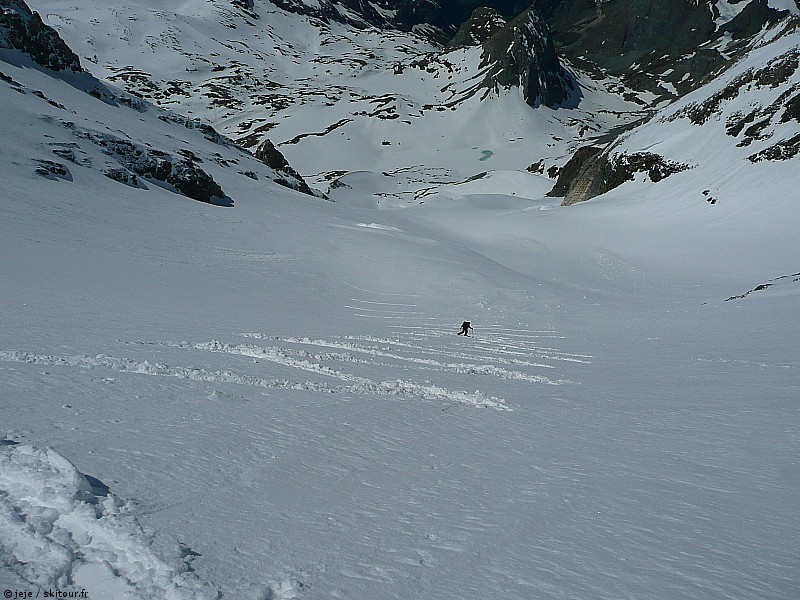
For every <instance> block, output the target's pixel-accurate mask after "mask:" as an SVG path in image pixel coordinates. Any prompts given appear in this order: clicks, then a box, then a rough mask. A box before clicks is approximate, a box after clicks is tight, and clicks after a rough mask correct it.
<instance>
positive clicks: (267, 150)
mask: <svg viewBox="0 0 800 600" xmlns="http://www.w3.org/2000/svg"><path fill="white" fill-rule="evenodd" d="M255 156H256V158H257V159H258V160H260V161H261V162H262V163H264V164H265V165H267V166H268V167H270V168H271V169H275V171H276V172H277V173H278V175H279V177H278V178H277V179H275V182H276V183H279V184H281V185H282V186H284V187H288V188H291V189H293V190H297V191H298V192H303V193H304V194H308V195H310V196H316V195H317V194H315V193H314V191H313V190H312V189H311V188H310V187H309V185H308V184H307V183H306V182H305V180H304V179H303V178H302V176H301V175H300V173H298V172H297V171H295V170H294V169H293V168H292V166H291V165H290V164H289V161H288V160H286V157H285V156H284V155H283V154H282V153H281V151H280V150H278V149H277V148H276V147H275V145H274V144H273V143H272V142H271V141H270V140H264V141H263V142H262V143H261V145H260V146H259V147H258V148H256V152H255Z"/></svg>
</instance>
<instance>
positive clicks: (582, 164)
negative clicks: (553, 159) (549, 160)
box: [548, 147, 690, 206]
mask: <svg viewBox="0 0 800 600" xmlns="http://www.w3.org/2000/svg"><path fill="white" fill-rule="evenodd" d="M578 154H580V156H578ZM570 163H572V164H571V165H570ZM689 168H690V167H689V165H684V164H681V163H676V162H672V161H669V160H666V159H665V158H664V157H663V156H659V155H658V154H653V153H651V152H636V153H632V154H626V153H623V154H618V155H612V154H611V153H610V151H605V152H601V151H600V150H599V149H598V148H595V147H584V148H581V149H580V150H578V152H577V153H576V156H573V158H572V159H571V160H570V162H569V163H567V165H565V167H564V169H563V170H562V173H561V175H560V176H559V178H558V182H557V183H556V186H555V187H554V188H553V189H552V190H551V191H550V193H548V196H564V201H563V202H562V203H561V205H562V206H570V205H572V204H576V203H578V202H583V201H584V200H589V199H590V198H594V197H595V196H599V195H600V194H605V193H606V192H608V191H610V190H613V189H614V188H616V187H618V186H620V185H622V184H623V183H625V182H626V181H632V180H633V178H634V176H635V175H636V173H647V175H648V177H649V178H650V180H651V181H652V182H654V183H657V182H659V181H661V180H662V179H666V178H667V177H669V176H670V175H673V174H675V173H679V172H680V171H685V170H686V169H689ZM570 173H571V174H572V176H570Z"/></svg>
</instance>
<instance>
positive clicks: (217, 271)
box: [0, 46, 800, 600]
mask: <svg viewBox="0 0 800 600" xmlns="http://www.w3.org/2000/svg"><path fill="white" fill-rule="evenodd" d="M765 48H766V46H765ZM0 58H2V61H0V71H2V73H3V74H4V75H5V76H6V77H7V78H9V79H11V80H12V82H8V81H6V80H5V79H3V81H2V82H0V105H2V106H3V110H4V114H5V119H4V122H3V124H2V131H3V135H2V136H0V173H2V182H3V184H2V188H1V189H0V242H2V248H3V263H2V264H3V268H2V277H0V297H2V299H3V310H2V311H0V434H2V435H0V437H2V438H3V441H2V442H0V587H3V588H4V589H14V590H28V591H30V592H31V593H33V594H35V593H36V592H37V591H40V590H46V589H54V588H58V589H61V590H65V591H66V590H72V591H80V590H81V589H85V590H87V591H90V592H91V595H90V597H103V598H136V597H138V598H144V599H155V598H165V597H170V595H171V596H172V597H175V598H204V597H208V598H215V597H216V598H218V597H222V598H232V599H251V598H252V599H259V600H261V599H265V598H268V599H278V598H282V599H288V598H302V599H322V598H326V599H327V598H376V599H380V598H419V599H430V598H469V597H502V598H532V597H535V598H543V599H548V598H598V599H616V598H620V597H631V598H653V599H661V598H676V599H683V598H687V599H688V598H725V599H734V598H742V597H747V598H758V599H764V600H767V599H769V600H774V599H787V600H789V599H792V598H794V597H796V595H797V590H798V589H799V586H800V579H798V573H800V560H798V555H797V552H796V547H797V544H796V541H797V539H798V537H799V536H800V516H799V515H800V510H798V509H799V508H800V506H798V502H799V501H798V498H800V494H799V493H798V492H800V463H798V458H797V457H798V456H800V452H799V451H800V443H799V442H798V440H800V410H798V398H800V364H798V355H797V351H796V349H797V332H796V328H795V327H793V324H794V323H796V322H797V321H798V318H800V302H798V296H799V295H800V287H798V286H800V282H799V281H798V275H797V273H798V262H800V260H799V259H800V257H799V256H798V247H797V243H796V232H797V228H798V225H799V224H800V208H799V205H798V203H797V201H796V199H797V194H796V189H797V185H796V175H795V174H794V173H793V172H792V170H791V169H790V167H791V165H792V164H793V163H795V162H796V160H797V159H789V160H787V161H785V162H775V161H766V162H764V163H763V164H762V163H750V162H749V161H747V160H746V155H745V151H744V150H741V153H742V154H741V155H740V154H726V156H727V157H728V159H731V160H728V161H726V162H725V165H730V164H734V165H737V166H738V165H740V162H741V161H742V160H744V161H746V163H747V164H752V165H754V166H753V168H752V170H749V171H746V175H747V176H746V177H742V176H741V172H740V171H738V170H732V171H730V172H728V173H726V174H720V175H719V177H720V180H719V182H720V183H719V185H720V187H721V188H722V187H723V186H724V190H723V191H724V193H720V194H719V197H720V198H721V200H720V202H718V203H716V204H710V203H709V202H707V201H706V200H705V198H704V197H698V196H696V195H693V194H690V193H688V192H689V191H691V190H696V189H700V188H699V187H698V186H699V185H700V184H701V181H702V178H704V177H708V176H709V173H710V170H709V169H707V168H706V166H704V165H703V164H701V165H699V166H698V167H697V168H696V169H692V170H689V171H685V172H682V173H678V174H676V175H673V176H671V177H669V178H667V179H665V180H663V181H661V182H659V183H657V184H653V183H652V182H649V181H643V180H638V181H634V182H632V183H628V184H625V185H623V186H620V187H619V188H617V189H615V190H612V191H611V192H609V193H608V194H605V195H604V196H603V197H600V198H597V199H595V200H592V201H590V202H586V203H582V204H579V205H575V206H572V207H569V208H563V207H559V206H558V200H554V199H550V198H545V197H543V194H544V192H545V191H546V186H544V185H543V182H541V181H540V180H539V178H537V177H536V176H534V175H529V174H527V173H509V172H507V171H506V172H495V173H491V174H490V175H487V176H486V178H479V179H474V180H472V181H469V182H466V183H464V184H463V185H454V184H453V183H454V182H452V181H449V182H447V185H444V186H443V187H442V188H441V190H431V191H430V192H428V193H426V194H425V196H424V197H419V198H418V201H416V202H414V203H412V204H411V205H410V206H409V204H408V202H404V201H403V200H402V196H401V200H400V201H397V202H395V201H392V202H388V201H387V203H386V204H384V203H382V204H381V205H380V207H379V205H378V203H377V200H376V199H375V198H372V197H369V198H365V197H363V196H359V195H358V191H359V190H358V187H359V186H355V187H353V188H352V190H353V191H352V193H351V192H348V188H345V187H340V188H337V189H335V190H334V192H335V193H336V194H337V197H336V198H334V199H336V200H337V201H336V202H326V201H324V200H321V199H319V198H313V197H310V196H307V195H303V194H299V193H296V192H293V191H291V190H288V189H285V188H281V187H280V186H277V185H275V184H274V183H273V182H272V181H270V177H271V176H272V175H273V174H272V173H271V171H270V170H269V169H268V168H267V167H265V166H264V165H261V164H260V163H258V162H257V161H255V159H252V158H250V157H248V156H247V155H246V154H243V153H241V152H239V151H238V150H237V149H235V148H229V147H225V146H220V145H218V144H214V143H212V142H211V141H210V140H207V139H205V138H204V137H203V136H202V135H200V133H199V132H198V131H196V130H194V129H187V128H186V127H184V126H182V125H179V124H176V123H174V122H164V121H163V120H161V119H159V118H158V116H159V115H161V116H163V113H158V112H156V111H155V109H154V108H152V107H145V108H147V109H146V110H136V109H135V108H134V107H131V106H128V105H125V104H123V103H117V104H118V106H114V105H113V104H112V103H108V102H103V101H102V100H100V99H97V98H94V97H92V96H89V95H88V94H86V93H85V91H83V90H82V89H78V88H76V87H75V86H73V85H70V84H69V83H68V82H65V81H64V80H63V79H62V78H57V77H53V75H52V74H51V73H47V72H43V71H41V70H39V69H35V68H33V67H32V66H31V65H29V64H24V63H22V62H20V61H19V60H18V58H19V57H16V58H15V57H14V56H9V55H8V54H4V55H3V56H2V57H0ZM762 59H763V60H767V58H766V57H759V56H758V55H754V58H753V60H754V61H761V62H763V60H762ZM9 61H10V62H9ZM754 64H755V63H754ZM759 64H760V63H759ZM791 81H794V80H793V79H792V80H791ZM715 85H716V84H715ZM713 89H718V88H713ZM19 90H22V91H19ZM36 90H38V91H40V92H41V96H44V98H42V97H41V96H39V95H36V94H35V93H34V92H35V91H36ZM111 91H112V92H113V91H114V90H113V89H112V90H111ZM711 91H713V90H709V93H708V94H706V96H705V97H706V98H707V97H709V96H710V95H711ZM23 92H24V93H23ZM758 93H764V94H767V93H770V94H771V93H773V92H767V91H766V90H762V91H761V92H758ZM508 98H511V97H510V96H509V97H508ZM696 99H697V98H695V100H696ZM48 100H51V101H52V102H54V103H55V104H58V105H61V106H63V107H64V108H59V107H58V106H56V105H54V104H52V103H50V102H48ZM503 101H508V102H515V100H513V98H512V99H510V100H508V99H507V100H501V101H500V102H503ZM690 101H692V99H691V98H690V99H687V103H688V102H690ZM481 106H482V107H485V106H489V105H481ZM140 108H142V107H140ZM481 110H493V109H485V108H481ZM676 110H677V107H676ZM454 114H456V115H457V114H458V111H455V112H454ZM780 114H781V113H777V117H775V120H779V117H780ZM536 118H539V117H536ZM64 121H68V122H72V123H73V126H72V127H70V126H65V123H64ZM770 122H771V123H772V122H773V121H770ZM656 123H657V121H651V123H650V124H648V125H647V127H648V129H643V130H642V132H641V133H638V134H632V136H631V137H630V138H628V141H629V142H631V143H632V140H634V137H633V136H634V135H641V136H643V137H642V138H641V139H642V140H644V139H645V138H647V139H655V138H656V137H657V135H656V132H655V127H656V126H657V125H656ZM676 123H677V125H676ZM709 123H710V125H709ZM709 123H707V124H706V125H704V126H703V129H702V131H708V132H709V133H708V135H709V136H715V135H716V136H717V137H712V140H716V141H718V142H719V143H720V144H721V141H720V140H724V139H725V138H724V137H723V136H727V134H725V133H722V132H721V131H717V128H718V127H719V126H718V125H717V124H716V123H714V122H712V121H709ZM662 125H663V126H664V127H665V128H668V127H670V128H671V127H675V128H677V127H678V126H680V131H682V132H684V135H686V136H687V138H690V139H689V141H688V142H686V146H684V145H681V144H680V139H676V140H675V141H674V142H673V141H672V139H673V138H675V137H677V135H678V134H675V136H673V138H671V139H670V141H668V142H665V143H664V147H667V146H669V148H668V149H669V151H670V152H679V151H685V152H688V150H687V149H686V148H687V147H689V148H691V147H692V146H697V145H698V144H699V142H698V141H697V140H698V139H700V137H701V136H700V134H699V133H697V130H695V129H693V128H692V127H689V126H688V125H687V124H686V123H685V122H683V123H680V122H679V121H677V120H676V121H667V122H665V123H663V124H662ZM776 126H777V125H776ZM676 130H677V129H676ZM76 131H78V132H79V133H80V132H85V131H91V132H95V133H106V134H114V135H117V136H120V137H123V136H128V137H125V139H128V140H129V141H131V142H132V143H135V144H137V145H139V146H141V147H152V148H157V149H162V150H164V151H165V152H169V153H170V154H171V155H180V154H179V152H180V151H181V150H190V151H192V152H193V153H194V154H195V155H196V156H197V157H198V158H199V159H200V160H201V161H202V162H201V163H200V165H201V166H202V167H203V168H204V169H207V171H208V173H209V174H210V175H212V176H213V177H214V179H215V181H217V182H218V183H219V185H220V186H221V188H222V189H223V190H224V191H225V193H226V197H227V198H228V199H229V202H226V203H224V204H228V205H230V204H232V206H221V205H219V204H220V203H217V204H211V203H202V202H197V201H195V200H192V199H190V198H188V197H186V196H184V195H181V194H177V193H175V191H174V190H172V189H169V187H168V186H160V185H155V183H153V182H151V181H147V180H145V181H144V182H143V186H146V187H147V189H144V187H134V186H130V185H123V184H122V183H119V182H117V181H115V180H112V179H110V178H108V177H106V176H104V175H103V174H102V169H103V168H104V166H105V164H106V161H108V160H110V157H109V155H107V154H105V153H104V152H103V151H102V148H101V147H100V146H98V145H97V144H95V143H94V142H91V141H90V140H89V139H88V138H87V137H80V136H76V134H75V132H76ZM669 131H670V132H672V131H673V130H672V129H670V130H669ZM775 131H776V132H778V133H776V135H778V134H779V133H780V131H782V130H780V131H779V130H778V129H776V130H775ZM715 132H716V133H715ZM780 135H783V134H782V133H780ZM728 137H730V136H728ZM304 139H305V138H304ZM776 139H777V138H776ZM626 143H627V142H626ZM726 143H727V145H725V146H724V147H725V148H728V147H729V146H730V143H729V141H727V140H726ZM754 143H756V142H754ZM757 143H759V144H760V143H762V142H757ZM763 143H764V144H767V142H763ZM148 144H149V145H150V146H148ZM76 145H77V146H76ZM759 148H760V147H759ZM54 149H59V150H72V151H73V155H74V157H75V159H76V160H75V161H74V162H73V161H71V160H67V159H65V158H63V157H61V156H60V155H59V154H54V153H53V150H54ZM637 149H639V150H641V149H642V147H641V146H638V147H637ZM664 152H665V154H667V151H666V150H665V151H664ZM735 152H739V150H736V151H735ZM748 152H749V150H748ZM215 153H216V154H218V155H219V156H215ZM62 154H64V153H63V152H62ZM699 154H701V153H695V154H694V155H693V156H698V155H699ZM668 155H669V156H673V155H671V154H668ZM674 157H675V158H680V156H678V155H674ZM217 158H221V159H222V162H220V161H218V160H215V159H217ZM290 158H291V157H290ZM493 158H495V156H494V155H493V156H491V157H490V158H488V159H487V160H486V161H483V162H489V161H491V160H492V159H493ZM734 158H735V159H736V161H740V162H736V161H734V160H733V159H734ZM43 160H50V161H54V162H55V161H58V162H60V163H61V164H62V165H63V166H65V167H67V168H68V171H69V174H70V177H69V178H66V177H64V176H53V177H50V176H43V175H40V174H37V169H39V167H41V166H42V163H41V162H40V161H43ZM476 160H479V159H476ZM708 160H709V163H708V165H710V166H714V164H716V163H714V161H715V160H716V159H715V158H709V159H708ZM235 161H238V162H235ZM224 163H228V166H225V164H224ZM480 164H482V163H480ZM741 164H744V162H741ZM759 165H761V166H759ZM710 166H709V168H710ZM745 166H746V165H745ZM747 168H748V169H749V168H750V167H747ZM250 170H252V171H253V173H254V174H256V176H257V177H258V179H252V178H251V177H249V176H245V175H243V174H242V173H240V171H242V172H244V171H250ZM484 170H488V169H484ZM48 173H50V174H51V175H53V173H52V172H51V171H47V170H45V175H46V174H48ZM348 177H349V178H354V177H360V178H361V180H362V181H363V182H364V183H363V185H364V186H367V185H374V178H375V177H376V175H375V174H374V173H373V174H369V173H367V174H359V173H352V174H350V175H349V176H347V177H345V178H343V180H342V181H343V183H344V184H345V185H346V184H347V182H348ZM684 178H685V179H684ZM726 178H730V179H731V181H730V182H728V181H727V179H726ZM487 184H490V185H494V186H495V189H494V190H492V187H485V186H487ZM359 185H361V184H359ZM362 189H367V188H366V187H362ZM398 189H400V191H401V192H402V191H403V188H402V186H399V188H398ZM703 189H705V188H703ZM506 190H508V193H503V192H504V191H506ZM533 190H540V191H539V192H538V193H534V191H533ZM754 190H758V192H759V197H758V198H754V197H753V192H754ZM489 191H494V192H495V193H492V194H487V192H489ZM512 192H518V193H517V194H516V195H514V194H512ZM523 192H526V193H524V194H523ZM379 199H382V198H379ZM420 202H422V203H420ZM397 205H403V206H409V208H407V209H406V210H382V208H383V207H384V206H397ZM379 208H381V209H379ZM765 284H771V285H769V286H765ZM757 288H760V289H759V290H758V291H757V292H755V290H756V289H757ZM750 291H754V293H748V292H750ZM463 320H470V321H472V324H473V326H474V328H475V330H474V332H473V335H471V336H470V337H469V338H464V337H461V336H456V335H455V333H456V331H457V330H458V324H459V323H461V322H462V321H463Z"/></svg>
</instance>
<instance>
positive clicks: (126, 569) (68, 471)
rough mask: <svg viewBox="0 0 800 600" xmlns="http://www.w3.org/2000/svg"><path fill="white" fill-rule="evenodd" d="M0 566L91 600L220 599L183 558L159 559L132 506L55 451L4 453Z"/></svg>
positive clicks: (13, 448)
mask: <svg viewBox="0 0 800 600" xmlns="http://www.w3.org/2000/svg"><path fill="white" fill-rule="evenodd" d="M94 481H95V482H96V483H95V484H94V485H95V486H97V485H98V484H99V485H100V486H103V484H102V483H101V482H98V481H97V480H94ZM103 487H104V486H103ZM176 550H177V549H176ZM0 558H2V562H3V563H4V564H5V565H6V567H8V568H10V569H11V570H12V571H14V572H15V573H16V574H17V575H18V576H19V577H20V578H21V579H22V580H24V581H27V582H30V583H31V584H34V585H37V586H40V588H44V589H47V588H58V589H60V590H62V591H65V590H69V589H73V588H74V589H77V590H78V591H80V590H82V589H83V590H86V592H87V593H88V594H89V597H92V598H94V597H97V598H100V597H103V598H122V597H124V598H143V599H144V598H147V599H149V598H153V599H155V598H165V599H169V600H200V599H205V598H212V597H214V594H212V593H211V592H210V591H209V590H208V588H207V587H206V586H205V585H204V584H201V583H200V582H199V581H198V580H197V578H196V576H195V575H194V574H192V573H191V572H190V571H189V570H188V566H187V565H186V563H184V562H183V561H182V560H181V559H180V558H178V553H177V552H176V556H175V557H174V559H173V560H165V559H163V558H161V557H159V556H157V554H156V553H155V552H154V550H153V549H152V545H151V540H150V539H149V537H148V536H147V535H146V534H145V532H144V531H143V529H142V528H141V526H140V525H139V523H138V522H137V520H136V519H135V518H134V517H133V516H132V515H130V514H129V511H128V506H127V504H126V503H124V502H122V501H121V500H120V499H118V498H117V497H115V496H114V495H113V494H111V493H109V492H108V490H107V488H106V489H102V488H101V489H100V490H99V491H98V490H97V488H96V487H93V485H92V484H91V483H90V480H89V479H87V477H86V476H84V475H83V474H82V473H80V472H79V471H78V470H77V469H76V468H75V467H74V466H73V465H72V464H71V463H70V462H69V461H67V460H66V459H65V458H64V457H63V456H61V455H60V454H58V453H57V452H55V451H54V450H52V449H50V448H43V449H40V448H35V447H33V446H29V445H5V446H0Z"/></svg>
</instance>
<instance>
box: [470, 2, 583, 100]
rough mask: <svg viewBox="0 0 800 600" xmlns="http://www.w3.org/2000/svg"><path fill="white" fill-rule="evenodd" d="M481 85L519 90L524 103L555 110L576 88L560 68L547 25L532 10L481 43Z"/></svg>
mask: <svg viewBox="0 0 800 600" xmlns="http://www.w3.org/2000/svg"><path fill="white" fill-rule="evenodd" d="M482 45H483V55H482V59H483V66H487V65H488V66H489V68H488V71H487V74H486V78H485V79H484V82H483V85H484V86H486V87H488V88H490V89H492V88H493V89H497V88H499V87H511V86H519V87H520V88H521V89H522V93H523V96H524V98H525V102H527V103H528V104H529V105H530V106H533V107H536V106H539V105H540V104H543V105H545V106H558V105H560V104H563V103H565V102H566V101H567V100H569V99H570V98H572V97H573V96H576V93H577V91H578V90H577V84H576V83H575V81H574V79H573V77H572V76H571V75H570V74H569V73H568V72H567V71H566V70H565V69H564V68H563V67H562V66H561V63H560V62H559V60H558V56H557V55H556V49H555V46H554V45H553V40H552V38H551V37H550V32H549V30H548V28H547V24H546V23H545V22H544V20H542V18H541V17H540V16H539V14H538V12H537V11H536V10H535V8H534V6H531V7H530V8H528V9H527V10H526V11H524V12H523V13H522V14H520V15H519V16H518V17H516V18H515V19H513V20H512V21H510V22H509V23H508V24H507V25H506V26H505V27H503V28H502V29H500V30H498V31H497V32H496V33H495V34H494V35H492V37H490V38H489V39H487V40H486V41H485V42H483V44H482Z"/></svg>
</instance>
